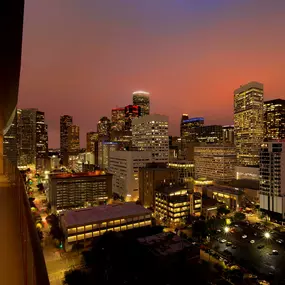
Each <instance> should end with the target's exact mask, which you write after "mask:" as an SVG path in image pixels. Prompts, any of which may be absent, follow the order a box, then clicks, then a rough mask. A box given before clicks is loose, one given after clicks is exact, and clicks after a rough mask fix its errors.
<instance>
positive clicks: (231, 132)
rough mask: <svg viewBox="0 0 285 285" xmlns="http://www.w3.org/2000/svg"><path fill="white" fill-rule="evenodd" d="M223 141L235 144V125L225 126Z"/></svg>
mask: <svg viewBox="0 0 285 285" xmlns="http://www.w3.org/2000/svg"><path fill="white" fill-rule="evenodd" d="M223 143H224V144H231V145H234V144H235V127H234V126H233V125H226V126H223Z"/></svg>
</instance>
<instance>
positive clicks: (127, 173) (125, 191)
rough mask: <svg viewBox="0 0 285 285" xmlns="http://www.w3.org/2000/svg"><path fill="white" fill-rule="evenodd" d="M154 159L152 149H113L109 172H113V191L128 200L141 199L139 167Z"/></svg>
mask: <svg viewBox="0 0 285 285" xmlns="http://www.w3.org/2000/svg"><path fill="white" fill-rule="evenodd" d="M151 161H152V155H151V152H150V151H113V152H111V153H110V158H109V172H110V173H112V174H113V192H115V193H117V194H119V195H122V196H123V197H125V198H126V200H128V201H136V200H138V199H139V168H140V167H145V166H146V164H147V163H150V162H151Z"/></svg>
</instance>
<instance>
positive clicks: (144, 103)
mask: <svg viewBox="0 0 285 285" xmlns="http://www.w3.org/2000/svg"><path fill="white" fill-rule="evenodd" d="M149 95H150V94H149V93H148V92H145V91H135V92H133V105H136V106H139V107H140V108H141V116H145V115H149V114H150V100H149Z"/></svg>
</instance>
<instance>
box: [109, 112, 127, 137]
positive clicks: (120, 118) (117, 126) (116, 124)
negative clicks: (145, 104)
mask: <svg viewBox="0 0 285 285" xmlns="http://www.w3.org/2000/svg"><path fill="white" fill-rule="evenodd" d="M124 129H125V108H113V109H112V126H111V130H112V131H122V130H124Z"/></svg>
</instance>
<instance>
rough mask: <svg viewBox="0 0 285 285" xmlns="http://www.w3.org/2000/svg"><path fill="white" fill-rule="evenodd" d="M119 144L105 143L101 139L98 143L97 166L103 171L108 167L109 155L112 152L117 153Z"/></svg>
mask: <svg viewBox="0 0 285 285" xmlns="http://www.w3.org/2000/svg"><path fill="white" fill-rule="evenodd" d="M119 148H120V144H119V143H118V142H110V141H105V140H104V139H103V138H102V139H101V138H100V139H99V142H98V166H99V167H100V168H101V169H103V170H108V169H109V167H110V155H111V153H112V152H114V151H118V150H119Z"/></svg>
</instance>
